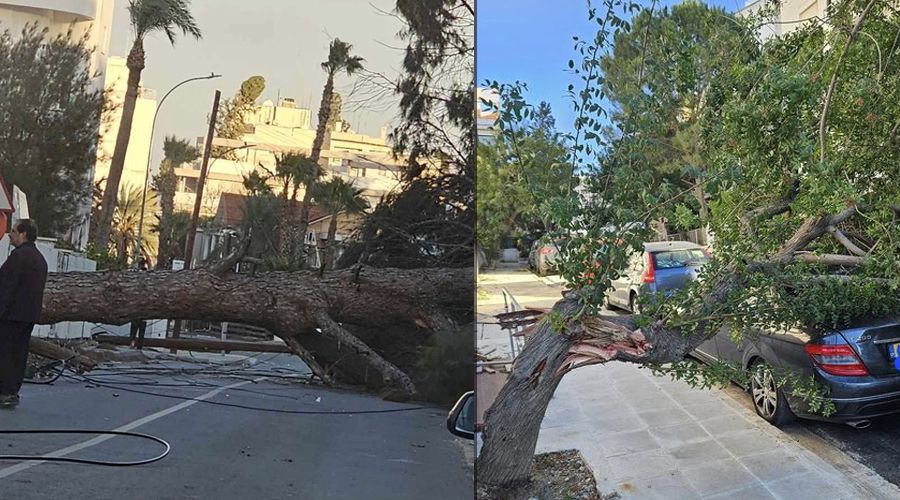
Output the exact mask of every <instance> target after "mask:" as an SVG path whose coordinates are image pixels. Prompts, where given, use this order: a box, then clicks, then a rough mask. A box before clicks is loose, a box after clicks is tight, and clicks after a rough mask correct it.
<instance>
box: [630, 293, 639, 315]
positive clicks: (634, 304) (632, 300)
mask: <svg viewBox="0 0 900 500" xmlns="http://www.w3.org/2000/svg"><path fill="white" fill-rule="evenodd" d="M628 310H629V311H631V312H632V313H639V312H641V306H640V305H639V304H637V294H636V293H634V292H631V295H629V296H628Z"/></svg>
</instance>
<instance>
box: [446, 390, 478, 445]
mask: <svg viewBox="0 0 900 500" xmlns="http://www.w3.org/2000/svg"><path fill="white" fill-rule="evenodd" d="M447 430H448V431H450V433H451V434H453V435H456V436H459V437H462V438H466V439H475V391H469V392H467V393H465V394H463V395H462V396H460V398H459V399H458V400H457V401H456V404H455V405H453V409H452V410H450V413H449V414H447Z"/></svg>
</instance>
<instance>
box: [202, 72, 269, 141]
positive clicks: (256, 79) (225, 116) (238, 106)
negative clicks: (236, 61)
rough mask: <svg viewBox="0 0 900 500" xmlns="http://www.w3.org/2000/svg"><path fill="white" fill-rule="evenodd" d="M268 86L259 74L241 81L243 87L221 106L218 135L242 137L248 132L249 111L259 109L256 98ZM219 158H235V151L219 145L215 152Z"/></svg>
mask: <svg viewBox="0 0 900 500" xmlns="http://www.w3.org/2000/svg"><path fill="white" fill-rule="evenodd" d="M265 88H266V79H265V78H263V77H262V76H259V75H254V76H251V77H250V78H248V79H246V80H244V82H243V83H241V88H240V90H238V92H237V93H236V94H235V95H234V97H233V98H232V99H225V100H223V101H222V103H221V105H220V106H219V112H218V114H217V115H216V136H218V137H221V138H224V139H240V138H241V136H243V135H244V133H246V126H245V123H246V118H247V114H248V113H252V112H254V111H256V110H257V109H258V107H257V105H256V100H257V99H259V96H260V95H262V93H263V91H264V90H265ZM214 156H215V157H217V158H228V159H233V158H234V153H233V151H228V148H225V147H221V146H218V147H216V151H215V154H214Z"/></svg>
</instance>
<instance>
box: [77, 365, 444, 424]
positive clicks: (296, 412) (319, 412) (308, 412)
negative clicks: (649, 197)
mask: <svg viewBox="0 0 900 500" xmlns="http://www.w3.org/2000/svg"><path fill="white" fill-rule="evenodd" d="M63 377H65V378H68V379H73V380H78V381H80V382H83V381H87V382H90V383H92V384H94V385H96V386H98V387H105V388H107V389H115V390H118V391H124V392H133V393H135V394H144V395H147V396H158V397H161V398H171V399H180V400H184V401H199V402H201V403H207V404H211V405H216V406H227V407H230V408H242V409H245V410H255V411H264V412H270V413H287V414H290V415H365V414H378V413H400V412H407V411H418V410H433V409H434V408H432V407H429V406H413V407H411V408H391V409H387V410H359V411H352V410H336V411H325V410H281V409H277V408H260V407H258V406H247V405H239V404H233V403H220V402H218V401H211V400H209V399H203V400H198V399H196V398H191V397H187V396H176V395H174V394H159V393H156V392H147V391H140V390H137V389H130V388H128V387H121V386H114V385H110V384H103V383H98V382H94V381H91V380H90V379H88V378H87V377H84V375H82V376H81V377H83V379H84V380H81V379H79V378H78V377H73V376H71V375H63Z"/></svg>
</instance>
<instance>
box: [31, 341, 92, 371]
mask: <svg viewBox="0 0 900 500" xmlns="http://www.w3.org/2000/svg"><path fill="white" fill-rule="evenodd" d="M28 350H29V351H31V352H33V353H34V354H37V355H40V356H44V357H46V358H50V359H59V360H62V361H65V362H66V364H68V366H69V367H71V368H74V369H75V371H76V372H78V373H83V372H86V371H91V370H93V369H94V368H95V367H96V366H97V362H96V361H94V360H93V359H91V358H89V357H87V356H82V355H81V354H78V353H77V352H75V351H73V350H71V349H66V348H65V347H62V346H60V345H59V344H54V343H53V342H48V341H46V340H43V339H39V338H37V337H31V342H30V343H29V345H28Z"/></svg>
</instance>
